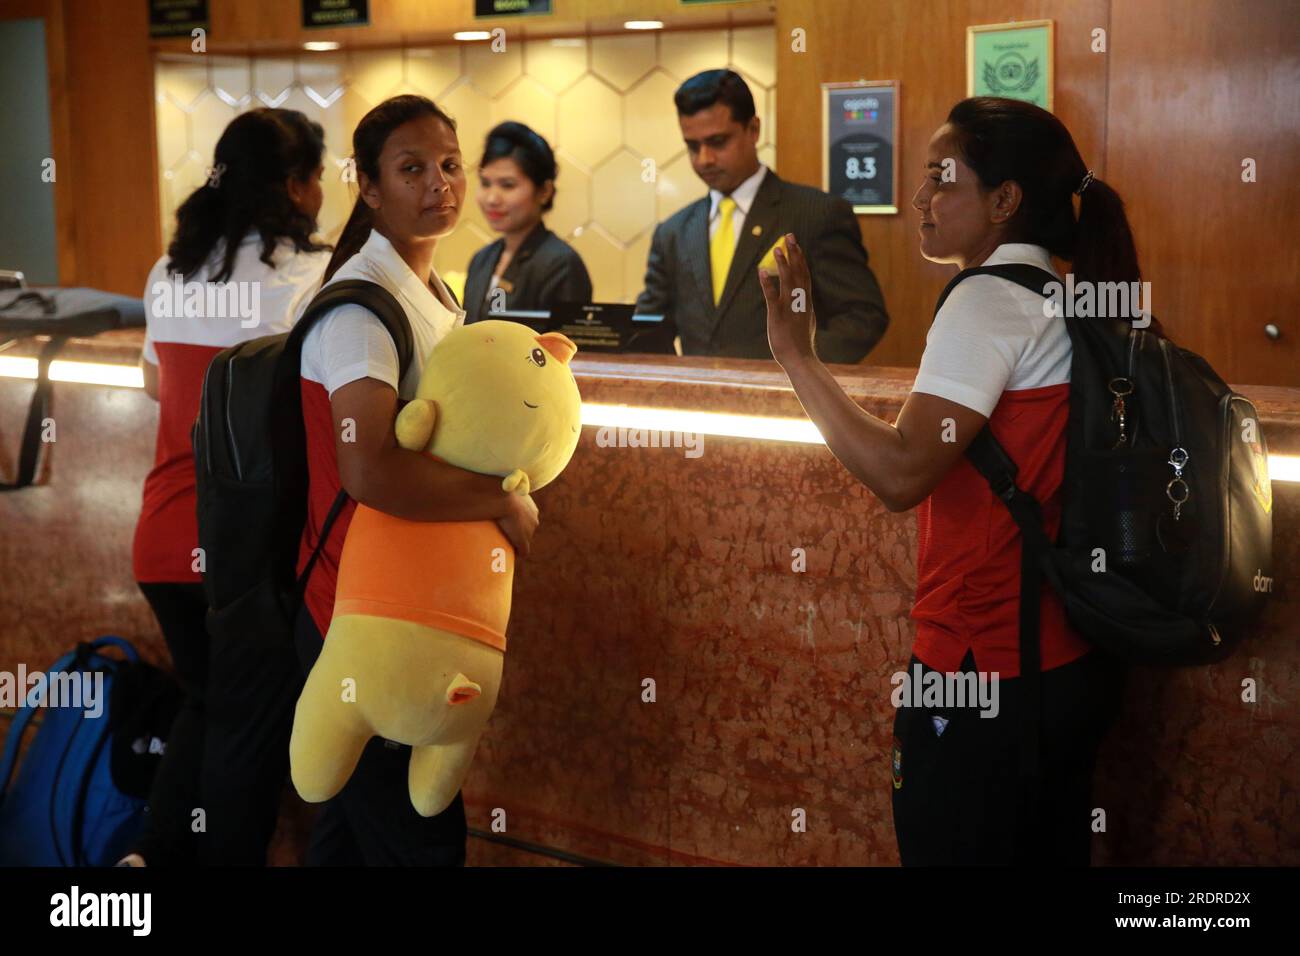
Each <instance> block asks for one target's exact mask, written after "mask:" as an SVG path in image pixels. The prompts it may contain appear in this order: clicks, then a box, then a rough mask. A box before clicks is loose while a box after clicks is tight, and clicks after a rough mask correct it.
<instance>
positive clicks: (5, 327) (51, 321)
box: [0, 288, 144, 491]
mask: <svg viewBox="0 0 1300 956" xmlns="http://www.w3.org/2000/svg"><path fill="white" fill-rule="evenodd" d="M142 325H144V302H143V301H142V300H141V299H138V298H132V297H131V296H125V295H117V294H115V293H112V292H101V291H100V290H98V289H82V288H74V289H58V288H40V289H25V288H17V289H0V348H3V347H5V346H7V345H8V344H10V343H12V342H13V341H15V340H17V339H21V338H26V337H28V336H35V335H44V336H48V337H49V338H48V339H47V340H46V342H45V343H44V344H43V345H42V346H41V350H40V352H39V353H38V354H37V357H36V390H35V391H34V392H33V393H32V401H31V404H30V405H29V406H28V409H27V422H26V424H25V425H24V426H23V434H22V439H21V442H20V444H19V451H18V462H17V471H16V474H15V476H14V480H13V481H0V491H15V490H17V489H19V488H25V487H26V486H28V485H30V484H31V483H32V482H33V481H35V480H36V472H37V466H38V463H39V459H40V452H41V444H42V442H41V440H40V437H41V423H42V422H43V421H44V420H45V419H46V418H47V417H49V412H50V401H51V392H52V391H53V385H52V383H51V382H50V362H52V361H53V360H54V356H55V355H56V354H57V353H58V351H59V350H60V349H61V348H63V344H64V343H65V342H66V341H67V340H68V339H70V338H89V337H90V336H93V335H98V334H99V333H100V332H105V331H108V330H109V329H120V328H129V327H132V326H142Z"/></svg>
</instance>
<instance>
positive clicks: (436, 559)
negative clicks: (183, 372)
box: [289, 320, 581, 817]
mask: <svg viewBox="0 0 1300 956" xmlns="http://www.w3.org/2000/svg"><path fill="white" fill-rule="evenodd" d="M576 351H577V346H575V345H574V344H573V343H572V342H571V341H569V339H568V338H566V337H565V336H563V335H560V334H559V333H557V332H547V333H545V334H543V335H538V334H537V333H536V332H534V331H533V330H532V329H530V328H528V327H527V326H525V325H520V324H518V323H515V322H502V321H497V320H489V321H485V322H477V323H475V324H473V325H468V326H463V327H461V328H458V329H455V330H453V331H451V332H449V333H448V334H447V335H446V337H444V338H443V340H442V341H441V342H439V343H438V345H437V347H436V348H434V350H433V352H432V354H431V355H430V356H429V360H428V362H427V364H426V365H425V368H424V372H423V375H422V376H421V379H420V387H419V390H418V392H417V393H416V398H415V400H414V401H412V402H410V403H409V404H407V405H406V407H405V408H403V409H402V412H401V414H400V415H399V416H398V418H397V425H396V430H397V440H398V442H399V443H400V444H401V445H402V447H403V448H410V449H412V450H418V451H426V452H428V453H429V454H431V455H433V456H434V457H436V458H439V459H441V460H442V461H445V462H448V463H449V464H452V465H456V466H457V467H460V468H465V469H467V470H469V471H476V472H480V473H483V474H492V475H501V476H503V477H504V479H505V480H504V481H503V482H502V486H503V487H504V488H505V490H506V491H511V492H515V493H517V494H528V493H529V492H530V491H535V490H536V489H538V488H540V487H542V486H543V485H545V484H546V483H547V482H549V481H551V480H552V479H554V478H555V477H556V476H557V475H558V474H559V473H560V472H561V471H563V470H564V467H565V466H566V465H567V464H568V463H569V459H570V458H571V457H573V451H574V449H575V448H576V447H577V444H578V432H579V429H580V418H581V399H580V397H579V395H578V386H577V383H575V382H574V380H573V373H572V372H571V371H570V369H569V359H570V358H572V357H573V354H574V353H575V352H576ZM513 579H514V549H513V548H512V547H511V546H510V543H509V541H508V540H507V539H506V537H505V535H504V534H502V532H501V529H500V528H499V527H498V525H497V524H496V522H494V521H453V522H425V521H405V520H403V519H401V518H395V517H393V516H392V515H388V514H384V513H383V512H380V511H375V510H374V509H373V508H367V507H366V506H364V505H358V506H357V509H356V512H355V513H354V514H353V517H352V523H351V525H350V527H349V528H348V536H347V540H346V541H345V542H344V545H343V554H342V557H341V559H340V563H339V578H338V590H337V592H336V595H335V601H334V617H333V619H332V620H331V622H330V628H329V633H328V634H327V635H326V638H325V646H324V648H323V649H322V650H321V654H320V658H319V659H318V660H317V662H316V665H315V666H314V667H313V668H312V671H311V674H310V676H309V677H308V678H307V683H306V686H305V687H304V688H303V691H302V696H301V697H299V699H298V707H297V710H296V712H295V714H294V722H293V737H292V739H291V740H290V744H289V757H290V765H291V770H292V776H293V783H294V786H295V787H296V788H297V790H298V793H299V794H300V795H301V796H302V798H303V799H304V800H307V801H309V802H312V803H317V802H320V801H322V800H328V799H329V798H331V797H333V796H334V795H335V794H337V793H338V792H339V791H340V790H341V789H343V785H344V784H345V783H347V781H348V778H349V777H351V776H352V772H353V770H355V769H356V765H357V761H358V760H359V759H360V757H361V752H362V750H363V749H364V748H365V746H366V744H367V742H369V740H370V738H371V737H373V736H376V735H378V736H380V737H385V738H387V739H389V740H395V741H398V742H399V743H404V744H410V745H411V746H412V747H413V748H414V749H413V750H412V753H411V767H410V777H409V784H410V793H411V803H412V804H413V805H414V806H415V809H416V810H417V811H418V812H419V813H420V814H421V815H423V816H426V817H428V816H433V815H434V814H436V813H441V812H442V811H443V810H445V809H446V808H447V806H448V805H449V804H450V803H451V801H452V800H453V799H454V798H455V796H456V793H457V791H459V790H460V787H461V783H462V781H463V780H464V779H465V774H466V772H467V771H468V770H469V765H470V761H471V760H472V759H473V757H474V750H475V748H476V747H477V746H478V740H479V736H480V735H481V734H482V732H483V727H484V725H485V724H486V723H487V719H488V717H489V716H490V715H491V713H492V709H493V707H495V706H496V699H497V691H498V689H499V687H500V684H501V667H502V663H503V661H504V657H505V647H506V638H505V631H506V622H507V621H508V620H509V617H510V591H511V584H512V581H513Z"/></svg>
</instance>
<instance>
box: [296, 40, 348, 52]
mask: <svg viewBox="0 0 1300 956" xmlns="http://www.w3.org/2000/svg"><path fill="white" fill-rule="evenodd" d="M302 48H303V49H304V50H311V51H312V52H313V53H324V52H326V51H328V50H337V49H338V48H339V44H337V43H335V42H334V41H333V40H308V41H307V42H306V43H304V44H303V45H302Z"/></svg>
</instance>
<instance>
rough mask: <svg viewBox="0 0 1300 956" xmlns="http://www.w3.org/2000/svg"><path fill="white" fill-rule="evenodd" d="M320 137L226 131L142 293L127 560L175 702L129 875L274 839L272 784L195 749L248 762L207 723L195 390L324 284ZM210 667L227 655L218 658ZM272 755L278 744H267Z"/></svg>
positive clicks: (241, 748)
mask: <svg viewBox="0 0 1300 956" xmlns="http://www.w3.org/2000/svg"><path fill="white" fill-rule="evenodd" d="M324 151H325V139H324V131H323V130H322V129H321V127H320V125H319V124H317V123H313V122H311V121H310V120H308V119H307V118H306V117H305V116H303V115H302V114H301V113H298V112H296V111H294V110H278V109H259V110H253V111H251V112H248V113H243V114H241V115H240V116H237V117H236V118H235V119H233V120H232V121H231V122H230V124H229V125H228V126H227V127H226V129H225V131H224V132H223V133H222V134H221V138H220V139H219V140H218V141H217V147H216V155H215V157H214V160H213V165H212V168H211V169H210V170H209V171H208V175H207V182H205V183H204V184H203V185H202V186H200V187H199V188H198V189H196V190H195V191H194V192H193V193H191V194H190V196H189V198H187V199H186V200H185V202H184V203H182V204H181V206H180V208H179V209H177V211H176V232H175V237H174V238H173V239H172V242H171V245H170V246H169V247H168V249H167V254H166V255H164V256H163V257H162V258H160V259H159V260H158V262H157V263H156V264H155V265H154V267H153V269H152V270H150V273H149V278H148V279H147V280H146V282H145V290H144V302H145V316H146V323H147V326H146V331H145V341H144V352H143V354H142V356H141V359H140V365H141V368H142V370H143V372H144V386H145V392H146V393H147V394H148V395H149V396H150V397H151V398H153V399H155V400H156V401H157V402H158V439H157V450H156V454H155V457H154V467H153V469H152V470H151V471H150V472H149V475H148V477H147V478H146V479H145V483H144V493H143V503H142V507H141V510H140V520H139V522H138V524H137V525H136V531H135V541H134V546H133V563H134V571H135V579H136V581H137V582H138V583H139V586H140V590H141V591H142V592H143V593H144V596H145V598H146V599H147V600H148V602H149V604H150V606H151V607H152V609H153V612H154V615H155V616H156V617H157V618H158V623H159V626H160V627H161V629H162V632H163V637H164V638H165V640H166V642H167V647H168V650H169V651H170V652H171V656H172V663H173V666H174V668H175V671H176V675H177V677H178V678H179V679H180V682H181V685H182V687H183V689H184V691H185V702H184V704H183V707H182V710H181V712H180V715H179V716H178V717H177V719H176V722H175V725H174V726H173V729H172V732H171V735H170V736H169V738H168V741H167V748H166V752H165V755H164V758H163V762H162V765H161V767H160V769H159V772H158V775H157V779H156V781H155V784H154V787H153V791H152V794H151V797H150V801H149V811H148V813H147V815H146V823H145V828H144V831H143V833H142V834H141V836H140V838H139V840H138V841H137V843H136V846H135V848H134V851H133V853H132V854H130V855H129V856H128V857H127V859H126V861H125V862H126V863H127V864H128V865H144V864H145V863H146V862H147V863H148V864H151V865H153V864H163V865H167V864H176V865H184V864H193V863H196V862H200V861H207V860H210V859H213V857H212V856H211V855H210V854H209V852H208V851H219V853H218V855H217V856H216V857H215V859H217V860H218V861H231V856H230V855H231V854H233V855H234V859H233V862H249V863H261V862H262V861H263V860H264V859H265V855H266V845H267V842H268V841H269V840H270V837H271V832H272V829H273V828H274V825H275V812H276V806H277V801H278V796H279V790H280V787H281V785H282V780H283V774H281V776H280V779H272V780H271V781H270V782H269V783H263V784H262V786H261V788H260V791H259V787H258V785H257V783H256V782H255V781H253V780H251V779H249V777H248V776H247V775H246V773H245V772H246V771H248V770H249V768H250V767H251V766H252V763H250V762H240V763H239V764H237V765H232V764H231V763H229V762H227V761H219V762H220V763H221V766H220V767H218V768H214V767H213V766H212V765H211V764H212V761H206V762H205V761H204V759H203V755H204V752H205V750H206V751H207V752H209V753H210V754H212V753H219V752H221V751H223V750H227V749H230V750H237V751H238V752H239V753H241V754H251V753H252V751H253V749H255V747H254V742H252V741H248V740H242V739H241V740H240V741H239V742H237V743H236V744H230V741H229V739H228V738H229V737H230V735H231V734H233V733H234V732H235V731H236V730H237V729H238V728H229V727H224V726H222V725H221V724H220V723H216V722H214V721H212V720H211V719H210V717H211V715H210V713H208V712H205V707H204V703H205V697H206V698H209V699H211V698H212V696H213V694H214V693H216V692H219V688H217V687H214V686H213V681H219V678H217V677H214V675H213V673H212V670H213V669H212V668H211V667H210V666H209V665H210V663H211V662H210V655H209V650H210V648H209V641H208V635H207V631H206V629H205V627H204V618H205V615H206V613H207V601H206V599H205V597H204V593H203V585H202V583H201V582H202V571H203V562H202V556H201V554H199V553H198V551H197V546H198V526H197V519H196V517H195V511H196V496H195V485H194V456H193V452H192V450H191V448H190V426H191V425H192V424H193V423H194V418H195V416H196V414H197V413H198V408H199V395H200V392H201V390H202V387H203V375H204V371H205V370H206V369H207V365H208V362H209V360H210V359H211V358H212V356H213V355H215V354H216V353H217V352H219V351H221V350H222V349H224V348H227V347H229V346H232V345H235V344H237V343H239V342H242V341H244V340H246V339H250V338H254V337H256V336H260V335H270V334H274V333H276V332H283V331H286V330H287V329H288V328H289V327H290V326H291V325H292V324H293V321H294V318H295V316H296V315H297V313H298V310H299V309H300V308H301V307H302V306H304V305H305V304H306V302H307V300H308V299H309V298H310V296H311V293H312V292H313V291H314V290H315V288H316V286H317V285H319V284H320V278H321V273H322V271H323V270H324V268H325V263H326V259H327V257H328V253H329V247H328V246H325V245H322V244H319V243H317V242H316V241H315V240H314V239H313V238H312V235H313V233H314V232H315V231H316V216H317V214H318V213H319V211H320V207H321V199H322V193H321V182H320V180H321V175H322V172H323V166H322V165H321V158H322V156H323V155H324ZM218 650H219V653H224V652H220V649H218ZM272 746H274V745H272ZM199 807H201V808H203V810H204V812H205V814H206V815H207V820H208V823H209V824H210V825H209V826H208V827H207V831H208V832H214V831H219V832H231V833H234V834H236V837H235V838H232V839H227V840H222V841H221V845H220V846H200V845H199V841H201V840H202V839H203V832H198V833H196V832H195V831H194V828H193V822H194V820H193V813H194V810H195V809H196V808H199Z"/></svg>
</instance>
